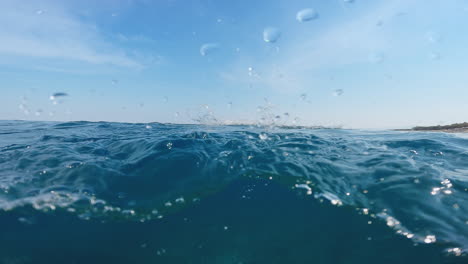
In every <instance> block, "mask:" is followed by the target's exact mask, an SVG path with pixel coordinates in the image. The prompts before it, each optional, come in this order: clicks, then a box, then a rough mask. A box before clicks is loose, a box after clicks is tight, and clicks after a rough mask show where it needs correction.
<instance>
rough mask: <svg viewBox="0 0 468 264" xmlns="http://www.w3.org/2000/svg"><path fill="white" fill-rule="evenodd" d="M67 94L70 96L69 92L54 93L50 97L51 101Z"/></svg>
mask: <svg viewBox="0 0 468 264" xmlns="http://www.w3.org/2000/svg"><path fill="white" fill-rule="evenodd" d="M65 96H68V94H67V93H61V92H60V93H54V94H52V95H51V96H50V97H49V99H50V100H51V101H55V100H57V99H59V98H62V97H65Z"/></svg>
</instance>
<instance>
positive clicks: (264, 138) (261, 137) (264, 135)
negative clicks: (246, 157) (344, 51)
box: [258, 133, 268, 140]
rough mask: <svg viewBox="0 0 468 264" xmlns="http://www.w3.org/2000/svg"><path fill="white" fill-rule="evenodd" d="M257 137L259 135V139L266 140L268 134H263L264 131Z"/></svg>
mask: <svg viewBox="0 0 468 264" xmlns="http://www.w3.org/2000/svg"><path fill="white" fill-rule="evenodd" d="M258 137H259V138H260V139H261V140H267V139H268V135H267V134H265V133H261V134H260V135H258Z"/></svg>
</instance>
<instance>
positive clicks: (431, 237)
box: [424, 235, 436, 244]
mask: <svg viewBox="0 0 468 264" xmlns="http://www.w3.org/2000/svg"><path fill="white" fill-rule="evenodd" d="M434 242H436V236H434V235H428V236H426V237H425V238H424V243H426V244H431V243H434Z"/></svg>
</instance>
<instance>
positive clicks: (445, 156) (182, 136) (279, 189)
mask: <svg viewBox="0 0 468 264" xmlns="http://www.w3.org/2000/svg"><path fill="white" fill-rule="evenodd" d="M0 227H1V229H0V264H21V263H47V264H52V263H67V264H73V263H233V264H234V263H235V264H240V263H244V264H247V263H269V264H271V263H330V264H332V263H333V264H337V263H343V264H351V263H361V264H362V263H379V264H384V263H392V264H394V263H399V264H403V263H413V264H416V263H425V264H429V263H457V264H458V263H460V264H461V263H468V256H467V252H468V136H464V135H463V134H447V133H428V132H426V133H422V132H397V131H362V130H344V129H312V128H301V127H256V126H209V125H173V124H160V123H151V124H125V123H107V122H97V123H93V122H66V123H58V122H26V121H0Z"/></svg>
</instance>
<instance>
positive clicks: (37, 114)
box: [34, 109, 42, 116]
mask: <svg viewBox="0 0 468 264" xmlns="http://www.w3.org/2000/svg"><path fill="white" fill-rule="evenodd" d="M34 114H35V115H36V116H40V115H41V114H42V109H37V111H36V112H35V113H34Z"/></svg>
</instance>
